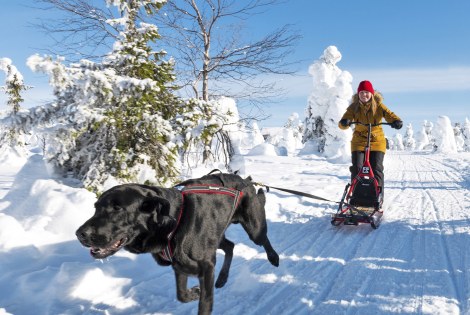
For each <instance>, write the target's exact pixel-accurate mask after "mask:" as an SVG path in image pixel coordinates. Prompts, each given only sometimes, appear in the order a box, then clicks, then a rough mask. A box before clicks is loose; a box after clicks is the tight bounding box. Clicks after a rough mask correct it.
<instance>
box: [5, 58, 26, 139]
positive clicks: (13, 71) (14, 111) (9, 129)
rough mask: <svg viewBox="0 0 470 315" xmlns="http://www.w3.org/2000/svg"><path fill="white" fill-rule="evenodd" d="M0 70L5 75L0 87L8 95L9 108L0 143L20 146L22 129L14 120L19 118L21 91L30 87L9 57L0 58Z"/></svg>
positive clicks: (21, 100) (21, 99)
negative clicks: (2, 84) (3, 83)
mask: <svg viewBox="0 0 470 315" xmlns="http://www.w3.org/2000/svg"><path fill="white" fill-rule="evenodd" d="M0 70H2V71H4V72H5V75H6V80H5V86H2V87H1V89H2V90H4V91H5V93H6V94H7V96H8V100H7V106H8V108H9V110H8V113H7V115H8V116H9V122H8V124H7V125H6V126H2V127H3V128H2V130H1V132H0V143H1V144H2V146H3V145H4V144H6V145H9V146H10V147H16V146H22V145H24V140H23V139H22V138H23V135H24V130H22V129H21V128H20V127H19V126H18V125H17V124H16V121H17V120H18V119H19V112H20V109H21V103H22V102H23V101H24V99H23V97H22V96H21V93H22V92H24V91H26V90H28V89H29V88H30V87H29V86H26V85H25V84H24V82H23V76H22V75H21V73H20V72H19V71H18V69H17V68H16V67H15V66H14V65H13V63H12V61H11V60H10V59H9V58H0Z"/></svg>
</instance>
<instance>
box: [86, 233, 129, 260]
mask: <svg viewBox="0 0 470 315" xmlns="http://www.w3.org/2000/svg"><path fill="white" fill-rule="evenodd" d="M126 242H127V237H123V238H120V239H119V240H117V241H115V242H113V243H111V245H109V246H106V247H94V246H91V248H90V254H91V256H93V258H96V259H102V258H106V257H108V256H111V255H113V254H115V253H116V252H117V251H119V250H120V249H121V248H123V247H124V245H126Z"/></svg>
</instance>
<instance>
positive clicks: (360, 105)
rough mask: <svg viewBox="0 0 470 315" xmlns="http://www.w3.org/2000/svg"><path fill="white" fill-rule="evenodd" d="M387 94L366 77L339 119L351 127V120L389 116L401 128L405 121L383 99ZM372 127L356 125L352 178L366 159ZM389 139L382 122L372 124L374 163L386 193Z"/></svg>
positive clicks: (379, 119)
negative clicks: (385, 174)
mask: <svg viewBox="0 0 470 315" xmlns="http://www.w3.org/2000/svg"><path fill="white" fill-rule="evenodd" d="M382 101H383V97H382V95H381V94H380V93H379V92H376V91H374V88H373V86H372V83H370V82H369V81H362V82H361V83H359V86H358V88H357V94H354V95H353V99H352V103H351V105H349V107H348V109H347V110H346V113H344V115H343V117H342V118H341V120H340V121H339V124H338V125H339V127H340V128H341V129H347V128H349V126H350V125H351V122H356V121H357V122H361V123H363V124H378V123H380V122H382V119H385V120H386V121H387V122H388V123H391V124H392V125H391V127H392V128H395V129H400V128H401V127H403V122H402V121H401V119H400V117H398V116H397V115H395V114H394V113H393V112H392V111H390V110H389V109H388V108H387V106H385V105H384V104H383V103H382ZM367 133H368V129H367V127H365V126H362V125H355V128H354V133H353V138H352V140H351V160H352V166H351V167H350V168H349V169H350V171H351V181H352V179H353V178H354V177H356V175H357V173H358V171H359V168H360V167H361V166H362V163H363V161H364V148H365V146H366V144H367ZM386 147H387V143H386V140H385V135H384V132H383V129H382V126H375V127H372V130H371V139H370V156H369V157H370V164H371V166H372V170H373V171H374V174H375V176H376V178H377V182H378V184H379V186H380V187H381V191H382V194H383V187H384V173H383V171H384V166H383V160H384V156H385V150H386Z"/></svg>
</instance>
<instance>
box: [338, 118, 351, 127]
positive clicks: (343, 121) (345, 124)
mask: <svg viewBox="0 0 470 315" xmlns="http://www.w3.org/2000/svg"><path fill="white" fill-rule="evenodd" d="M339 123H340V124H341V126H343V127H349V126H351V121H350V120H349V119H346V118H345V119H341V120H340V121H339Z"/></svg>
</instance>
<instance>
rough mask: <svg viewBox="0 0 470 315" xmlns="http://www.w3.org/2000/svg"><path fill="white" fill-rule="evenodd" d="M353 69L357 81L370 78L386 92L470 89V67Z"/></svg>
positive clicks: (379, 88)
mask: <svg viewBox="0 0 470 315" xmlns="http://www.w3.org/2000/svg"><path fill="white" fill-rule="evenodd" d="M351 73H352V75H353V78H354V84H356V83H359V81H361V80H369V81H371V82H372V83H373V85H374V87H375V88H376V89H377V90H379V91H381V92H386V93H404V92H427V91H429V92H438V91H463V90H467V91H470V67H449V68H404V69H370V70H368V69H364V70H362V69H361V70H357V71H351Z"/></svg>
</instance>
